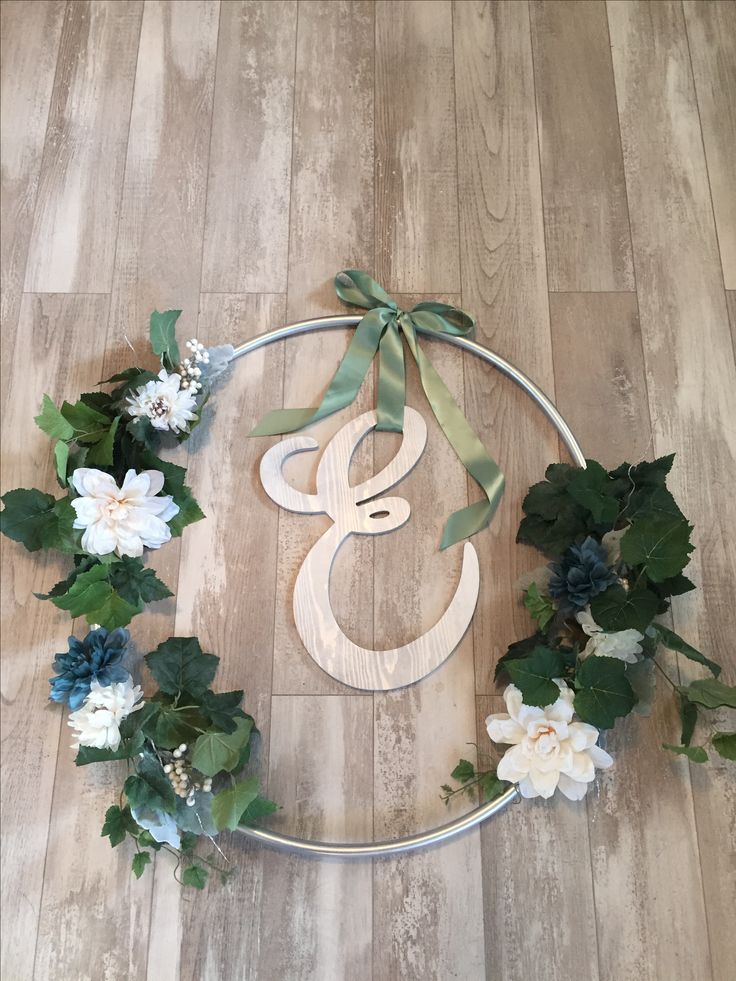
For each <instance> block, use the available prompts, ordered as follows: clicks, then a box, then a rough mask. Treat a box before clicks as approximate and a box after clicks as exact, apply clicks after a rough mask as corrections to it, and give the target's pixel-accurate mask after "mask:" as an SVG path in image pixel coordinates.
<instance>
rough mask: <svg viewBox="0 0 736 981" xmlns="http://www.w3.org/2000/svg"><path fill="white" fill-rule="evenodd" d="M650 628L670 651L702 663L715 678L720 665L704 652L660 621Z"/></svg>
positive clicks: (719, 671) (719, 670) (718, 672)
mask: <svg viewBox="0 0 736 981" xmlns="http://www.w3.org/2000/svg"><path fill="white" fill-rule="evenodd" d="M652 630H654V632H655V633H656V635H657V637H658V639H659V640H660V641H661V642H662V643H663V644H664V646H665V647H667V648H669V649H670V650H671V651H677V652H678V653H679V654H684V655H685V657H686V658H688V659H689V660H691V661H697V663H698V664H702V665H703V666H704V667H706V668H708V670H709V671H710V672H711V674H712V675H714V676H715V677H716V678H717V677H718V675H719V674H720V673H721V666H720V664H717V663H716V662H715V661H711V659H710V658H709V657H706V656H705V654H701V653H700V651H698V650H696V649H695V648H694V647H692V646H691V645H690V644H688V642H687V641H686V640H683V639H682V637H680V636H679V635H678V634H676V633H675V632H674V630H668V629H667V627H664V626H663V625H662V624H661V623H653V624H652ZM683 741H684V740H683Z"/></svg>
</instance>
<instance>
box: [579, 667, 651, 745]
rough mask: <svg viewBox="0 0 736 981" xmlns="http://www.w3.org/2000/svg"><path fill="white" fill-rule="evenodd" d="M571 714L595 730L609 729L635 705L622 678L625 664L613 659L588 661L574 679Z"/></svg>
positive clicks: (634, 700)
mask: <svg viewBox="0 0 736 981" xmlns="http://www.w3.org/2000/svg"><path fill="white" fill-rule="evenodd" d="M575 684H576V685H577V687H578V691H577V692H576V694H575V702H574V706H575V711H576V712H577V714H578V715H579V716H580V718H581V719H582V720H583V722H588V723H590V725H593V726H595V727H596V728H597V729H611V728H613V724H614V722H615V721H616V719H617V718H619V717H620V716H623V715H628V714H629V712H630V711H631V710H632V709H633V707H634V705H635V704H636V698H635V696H634V691H633V689H632V687H631V685H630V684H629V680H628V678H627V677H626V664H625V662H624V661H619V659H618V658H615V657H597V656H594V657H588V658H586V659H585V660H584V661H583V663H582V664H581V665H580V667H579V668H578V671H577V674H576V676H575Z"/></svg>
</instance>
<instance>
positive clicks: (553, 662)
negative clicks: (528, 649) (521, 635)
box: [506, 646, 565, 707]
mask: <svg viewBox="0 0 736 981" xmlns="http://www.w3.org/2000/svg"><path fill="white" fill-rule="evenodd" d="M564 669H565V661H564V658H563V656H562V654H561V653H560V652H559V651H555V650H552V648H551V647H541V646H540V647H536V648H535V649H534V650H533V651H532V653H531V654H530V655H529V656H528V657H525V658H523V659H521V660H518V661H509V662H508V663H507V664H506V670H507V671H508V673H509V676H510V678H511V680H512V681H513V683H514V684H515V685H516V687H517V688H518V689H519V691H520V692H521V695H522V698H523V699H524V704H525V705H539V706H541V707H544V706H546V705H551V704H552V703H553V702H556V701H557V699H558V698H559V696H560V689H559V688H558V687H557V685H556V684H555V682H554V681H552V678H560V677H561V676H562V673H563V671H564Z"/></svg>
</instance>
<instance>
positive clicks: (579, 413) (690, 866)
mask: <svg viewBox="0 0 736 981" xmlns="http://www.w3.org/2000/svg"><path fill="white" fill-rule="evenodd" d="M550 310H551V315H552V329H553V337H554V351H555V381H556V384H557V393H558V395H557V400H558V405H559V408H560V410H561V411H562V412H563V414H564V415H565V417H566V419H567V420H568V422H569V423H570V425H571V426H572V427H573V430H574V431H575V433H576V434H577V436H578V438H579V439H580V441H581V444H582V446H583V449H584V450H585V452H586V454H589V455H590V456H592V457H594V458H595V459H596V460H600V461H601V462H602V463H603V465H604V466H606V467H609V468H613V467H616V466H618V465H619V464H620V463H622V462H623V461H624V460H630V461H631V462H632V463H633V462H638V461H639V460H641V459H645V458H647V457H650V456H651V436H650V432H651V429H650V422H649V406H648V402H647V383H646V377H645V370H644V355H643V351H642V344H641V333H640V330H639V323H638V316H637V306H636V297H635V296H633V295H628V294H621V293H618V294H614V293H609V294H599V295H592V294H585V293H579V294H572V293H567V294H558V295H552V296H551V297H550ZM583 336H584V337H585V338H586V343H585V344H584V345H581V344H580V338H581V337H583ZM659 659H660V660H661V661H663V662H664V663H665V666H666V669H667V670H668V671H669V672H670V673H671V674H674V673H675V672H676V670H677V668H676V662H675V660H674V658H668V657H663V656H662V655H660V658H659ZM657 680H658V681H661V679H659V678H658V679H657ZM662 687H664V688H665V689H666V686H663V685H660V688H662ZM678 732H679V722H678V719H677V707H676V705H675V703H674V699H673V698H672V692H671V691H669V690H667V689H666V690H664V691H662V690H660V691H659V695H658V698H657V701H656V705H655V709H654V711H653V713H652V716H651V718H641V717H638V716H633V717H631V718H630V719H627V720H626V721H625V722H623V723H621V724H619V725H617V727H616V728H615V730H614V731H613V732H612V733H611V734H610V736H609V737H608V740H607V748H608V750H609V751H610V752H611V754H612V755H613V757H614V760H615V765H614V767H613V768H612V769H611V770H610V771H608V772H607V773H605V774H601V775H600V776H599V777H598V779H597V783H596V786H595V788H594V794H593V795H592V796H591V795H589V798H590V799H589V815H590V819H589V824H590V839H591V849H592V854H593V877H594V888H595V897H596V917H597V922H598V932H599V938H600V943H601V976H602V977H615V976H618V975H619V974H621V973H623V974H624V975H626V976H628V975H632V976H633V975H636V976H643V977H651V978H660V977H662V976H663V975H666V974H667V973H668V966H670V965H671V966H672V969H673V970H674V964H675V963H678V964H682V963H683V961H685V962H686V963H687V960H688V957H689V956H690V955H686V954H685V951H684V947H685V946H687V947H688V948H690V947H692V946H693V945H695V944H697V943H698V942H697V940H696V939H695V938H694V931H695V930H697V929H698V926H702V916H703V909H702V898H701V897H702V884H701V879H700V869H699V867H698V861H697V855H696V854H695V853H694V851H693V848H692V842H693V841H694V840H695V839H696V836H697V832H696V828H695V822H694V820H693V810H692V807H693V805H692V794H691V792H690V786H689V779H688V773H687V765H686V764H684V763H683V761H682V760H678V759H675V758H674V757H672V756H669V755H667V754H666V753H665V751H664V750H663V749H662V748H661V744H662V743H663V742H672V741H673V740H676V734H677V733H678ZM624 793H625V795H626V805H625V806H624V805H623V803H622V801H623V794H624ZM662 853H665V854H666V855H667V856H668V860H667V861H666V862H662V861H660V860H659V857H658V856H659V855H661V854H662ZM624 895H625V896H626V897H627V899H626V902H622V901H621V898H622V896H624ZM663 896H666V897H667V901H666V903H664V904H663V903H661V902H658V901H657V897H663ZM693 920H695V923H693ZM663 946H664V947H667V948H668V951H669V952H668V953H667V954H663V953H662V951H661V948H662V947H663ZM696 950H697V947H696ZM700 955H701V957H703V967H705V964H706V960H705V957H706V954H704V953H703V944H702V942H701V943H700ZM690 970H692V968H691V967H689V966H688V967H686V968H685V969H684V972H683V974H682V975H681V976H683V977H693V978H694V977H699V976H702V977H704V976H706V975H698V974H696V973H695V974H690V973H688V971H690Z"/></svg>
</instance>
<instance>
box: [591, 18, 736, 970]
mask: <svg viewBox="0 0 736 981" xmlns="http://www.w3.org/2000/svg"><path fill="white" fill-rule="evenodd" d="M608 18H609V24H610V29H611V40H612V45H613V63H614V71H615V77H616V90H617V94H618V104H619V111H620V114H621V132H622V139H623V147H624V163H625V167H626V179H627V186H628V191H629V204H630V207H631V230H632V241H633V249H634V263H635V267H636V277H637V288H638V294H639V309H640V319H641V329H642V337H643V340H644V359H645V365H646V371H647V388H648V396H649V406H650V414H651V417H652V424H653V430H654V448H655V451H656V452H657V453H658V454H663V453H667V452H670V451H672V450H676V451H677V453H678V464H677V466H676V468H675V470H674V473H673V480H672V484H673V489H674V493H675V494H676V496H677V498H678V500H679V501H681V502H682V507H683V510H684V512H685V513H686V514H687V515H688V517H689V519H690V520H691V521H692V522H693V523H694V525H695V534H694V540H695V544H696V546H697V550H696V552H695V553H694V555H693V560H692V562H691V564H690V567H689V570H688V574H689V575H690V577H691V578H692V579H693V581H694V582H696V584H697V585H698V586H699V587H700V588H699V590H698V591H697V593H691V594H689V595H688V596H686V597H681V598H680V599H679V600H678V602H677V603H676V604H675V605H674V607H673V618H674V624H675V629H676V630H677V631H678V633H680V634H681V635H682V636H684V637H686V638H687V639H688V641H690V642H691V643H693V644H694V645H695V646H696V647H698V648H699V649H700V650H706V651H708V652H709V654H710V655H711V656H712V657H714V658H716V659H717V660H719V661H721V662H722V663H723V664H724V665H726V668H727V674H726V677H728V675H729V674H730V673H731V672H733V670H734V662H733V645H732V644H731V635H732V631H733V613H732V603H731V598H730V597H729V595H728V594H729V587H728V585H727V584H728V583H730V582H733V580H734V576H736V554H735V553H734V550H733V548H732V547H731V529H732V528H733V527H734V526H736V505H735V504H734V500H733V497H732V495H730V494H724V493H723V488H725V487H727V486H730V485H731V484H732V483H733V480H734V477H736V430H735V429H734V426H733V424H732V420H733V418H734V414H735V413H736V370H735V368H734V359H733V344H732V338H731V336H730V332H729V326H728V315H727V311H726V303H725V297H724V292H723V280H722V276H721V269H720V263H719V254H718V247H717V241H716V231H715V227H714V223H713V211H712V207H711V201H710V191H709V187H708V176H707V171H706V163H705V158H704V154H703V144H702V139H701V133H700V125H699V118H698V111H697V105H696V100H695V89H694V85H693V80H692V76H691V74H690V60H689V56H688V47H687V39H686V35H685V24H684V19H683V15H682V10H681V8H680V6H679V5H674V4H654V5H650V6H646V7H643V6H642V7H640V6H632V5H628V4H611V5H609V7H608ZM654 148H656V150H655V149H654ZM693 324H697V325H698V328H697V330H695V329H693ZM680 675H681V677H689V676H691V672H690V670H689V666H688V667H685V666H684V665H681V666H680ZM709 777H710V781H712V784H713V785H714V787H713V790H712V791H710V792H709V793H707V794H703V793H696V794H695V797H694V802H695V820H696V823H697V827H698V842H699V851H700V862H701V868H702V871H703V888H704V894H705V906H706V908H707V910H708V936H709V938H710V958H711V960H710V962H709V955H708V950H707V948H706V947H705V944H704V943H701V944H698V945H695V943H694V944H693V945H692V946H691V947H690V948H688V950H687V951H686V952H685V958H686V959H684V960H683V959H682V958H681V959H680V960H679V961H678V962H677V964H676V965H675V963H674V960H673V961H672V967H671V970H672V971H675V970H676V971H677V972H678V973H679V974H680V975H681V976H685V977H703V976H708V975H709V972H710V970H711V964H712V973H713V976H714V977H716V978H719V979H720V978H722V977H729V976H730V975H731V974H733V973H734V970H735V969H736V964H735V963H734V956H736V954H735V952H734V948H733V945H729V944H725V945H724V943H723V942H722V940H721V938H722V937H724V936H725V935H726V932H727V931H728V929H729V927H728V926H727V919H728V917H727V915H726V911H727V910H728V908H729V907H730V906H732V905H733V903H734V901H735V898H734V889H736V870H735V869H734V867H733V860H734V855H736V848H735V847H734V841H733V831H734V829H733V826H732V824H731V816H730V815H728V814H726V813H724V811H723V810H720V809H718V806H717V800H718V797H719V796H720V797H721V799H723V798H724V797H727V796H729V795H730V791H729V790H728V789H727V788H726V786H725V781H726V780H727V779H728V777H727V776H725V775H724V774H719V770H718V769H711V771H709ZM699 779H702V778H699ZM720 781H723V782H724V783H723V785H721V788H720V790H719V783H720ZM701 923H702V919H701ZM698 936H699V937H702V936H703V933H702V932H699V933H698ZM609 943H610V944H611V945H612V944H613V943H614V938H613V936H611V937H610V940H609ZM671 951H672V948H671V947H669V948H668V947H667V946H666V945H664V946H661V947H658V957H659V958H661V959H662V961H661V962H660V963H661V964H662V966H666V965H667V963H668V962H669V957H670V955H671ZM650 957H651V952H650ZM661 969H662V968H661V967H660V970H661Z"/></svg>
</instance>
